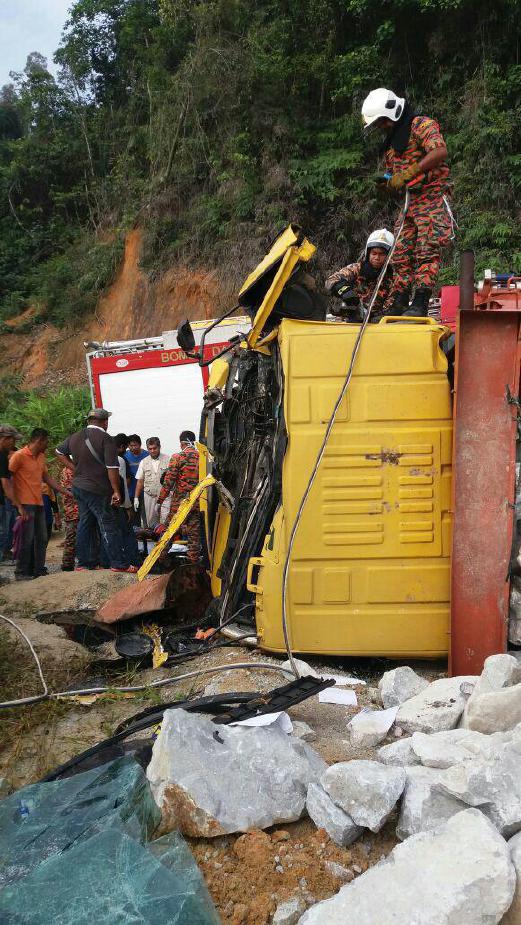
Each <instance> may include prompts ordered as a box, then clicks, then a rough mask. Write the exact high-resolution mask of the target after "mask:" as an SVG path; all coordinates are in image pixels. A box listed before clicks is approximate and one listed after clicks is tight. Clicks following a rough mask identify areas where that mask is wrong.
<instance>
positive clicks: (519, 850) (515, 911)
mask: <svg viewBox="0 0 521 925" xmlns="http://www.w3.org/2000/svg"><path fill="white" fill-rule="evenodd" d="M507 845H508V849H509V851H510V860H511V861H512V864H513V865H514V870H515V872H516V889H515V893H514V899H513V900H512V905H511V906H510V909H509V910H508V912H507V913H506V915H505V916H504V917H503V918H502V919H501V925H521V832H518V834H517V835H514V836H513V837H512V838H511V839H510V840H509V841H508V842H507Z"/></svg>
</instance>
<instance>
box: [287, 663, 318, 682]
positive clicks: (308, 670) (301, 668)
mask: <svg viewBox="0 0 521 925" xmlns="http://www.w3.org/2000/svg"><path fill="white" fill-rule="evenodd" d="M293 661H294V663H295V667H296V669H297V671H298V673H299V675H300V676H301V678H306V677H309V676H311V677H312V678H321V677H322V675H321V674H319V673H318V671H315V669H314V668H312V667H311V665H308V663H307V662H305V661H304V660H303V659H301V658H294V659H293ZM280 667H281V668H282V671H283V673H284V677H285V678H287V679H288V681H294V680H295V675H294V674H293V669H292V667H291V662H290V660H289V659H286V661H285V662H282V664H281V666H280Z"/></svg>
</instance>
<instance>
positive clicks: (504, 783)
mask: <svg viewBox="0 0 521 925" xmlns="http://www.w3.org/2000/svg"><path fill="white" fill-rule="evenodd" d="M520 767H521V740H519V739H513V740H512V741H511V742H506V743H505V744H504V745H500V746H499V747H498V748H497V749H496V750H495V751H494V752H493V754H492V755H491V757H489V758H474V759H473V760H472V761H463V762H462V763H461V764H457V765H454V767H452V768H448V769H447V770H446V771H442V773H441V777H440V781H439V784H437V787H438V789H440V790H441V791H442V792H443V793H447V794H449V795H451V796H453V797H456V799H458V800H462V801H463V802H464V803H467V804H468V805H469V806H475V807H478V808H480V809H481V810H482V812H483V813H484V814H485V815H486V816H488V818H489V819H490V820H491V822H492V823H493V824H494V825H495V826H496V828H497V829H498V830H499V831H500V832H501V834H502V835H503V836H504V837H505V838H508V837H510V836H511V835H515V833H516V832H518V831H519V830H521V774H520V772H519V769H520Z"/></svg>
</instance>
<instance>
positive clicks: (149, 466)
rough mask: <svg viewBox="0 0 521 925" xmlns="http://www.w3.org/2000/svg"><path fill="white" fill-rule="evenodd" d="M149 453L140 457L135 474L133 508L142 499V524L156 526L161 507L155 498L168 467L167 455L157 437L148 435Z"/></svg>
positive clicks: (138, 507)
mask: <svg viewBox="0 0 521 925" xmlns="http://www.w3.org/2000/svg"><path fill="white" fill-rule="evenodd" d="M147 450H148V452H149V455H148V456H146V457H145V459H142V460H141V462H140V464H139V469H138V470H137V475H136V493H135V495H134V510H135V511H136V513H137V512H138V511H139V509H140V504H141V501H140V499H141V498H142V499H143V508H144V511H143V513H144V517H143V521H144V524H143V525H144V526H145V527H152V528H154V527H157V525H158V523H159V522H160V520H161V508H158V507H157V499H158V497H159V492H160V491H161V476H162V475H163V473H164V472H166V470H167V468H168V456H167V454H166V453H162V452H161V443H160V442H159V437H149V438H148V440H147Z"/></svg>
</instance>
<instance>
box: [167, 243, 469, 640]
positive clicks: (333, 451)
mask: <svg viewBox="0 0 521 925" xmlns="http://www.w3.org/2000/svg"><path fill="white" fill-rule="evenodd" d="M314 251H315V248H314V247H313V245H312V244H311V243H310V242H309V241H308V240H306V238H305V237H304V236H303V234H302V232H301V230H300V229H299V228H298V227H295V226H289V227H288V228H287V229H286V231H285V232H284V233H283V234H282V235H280V236H279V237H278V238H277V240H276V241H275V243H274V244H273V246H272V247H271V249H270V251H269V253H268V254H267V255H266V257H265V258H264V260H263V261H262V262H261V263H260V264H259V265H258V266H257V267H256V269H255V270H254V271H253V273H251V274H250V276H249V277H248V279H247V280H246V282H245V283H244V285H243V287H242V289H241V291H240V293H239V305H240V306H241V308H242V309H243V311H246V312H247V313H248V315H249V316H250V318H251V321H252V326H251V330H250V332H249V334H247V335H246V340H241V341H240V342H239V341H238V342H237V343H236V344H235V346H233V348H232V349H231V350H230V351H228V352H227V353H226V354H225V355H224V356H222V357H221V358H220V359H218V360H216V361H215V362H214V363H213V364H212V366H211V370H210V380H209V387H208V390H207V393H206V396H205V407H204V411H203V415H202V421H201V433H200V450H201V473H200V474H201V483H202V484H201V485H200V486H199V489H198V492H196V493H195V494H196V495H198V500H196V503H199V504H200V508H201V514H202V518H203V521H204V534H205V543H206V553H207V557H208V567H209V572H210V577H211V587H212V593H213V595H214V600H213V601H212V604H211V605H210V606H211V608H212V610H213V612H214V615H215V616H216V618H217V622H218V623H219V624H220V625H222V626H224V625H226V626H230V625H235V626H236V629H237V627H238V628H239V631H240V632H241V633H246V632H251V633H252V634H255V635H256V637H257V641H258V644H259V646H260V647H261V648H262V649H264V650H267V651H273V652H282V651H284V650H285V640H284V634H283V621H282V599H283V593H284V589H283V572H284V566H285V564H287V565H288V582H287V595H286V621H287V624H286V628H287V635H288V638H289V642H290V645H291V648H292V650H293V651H294V652H300V653H315V654H328V655H372V656H375V655H377V656H387V657H396V658H404V657H423V658H431V657H438V656H443V655H446V653H447V650H448V638H449V636H448V633H449V566H450V560H449V556H450V532H451V512H450V507H451V440H452V407H451V389H450V384H449V379H448V376H447V371H448V361H447V357H446V353H445V351H444V349H443V348H444V346H445V344H446V341H447V338H448V335H449V333H450V332H449V331H448V330H447V329H446V328H444V327H443V326H442V325H440V324H438V323H436V322H434V321H432V319H429V318H426V319H408V320H407V321H405V320H404V319H391V318H384V319H383V320H382V321H380V322H379V323H376V324H369V325H368V326H367V328H366V329H365V331H364V336H363V339H362V341H361V342H360V349H359V352H358V355H357V357H356V361H355V363H354V367H353V374H352V378H351V381H350V383H349V388H348V389H347V392H346V394H345V397H344V399H343V401H342V402H341V404H340V406H339V409H338V413H337V415H336V418H335V423H334V426H333V428H332V430H331V435H330V438H329V440H328V442H327V445H326V448H325V452H324V455H323V458H322V461H321V463H320V465H319V466H318V469H317V471H316V475H315V479H314V482H313V485H312V488H311V490H310V492H309V497H308V498H307V501H306V503H305V505H304V508H303V510H302V516H301V519H300V521H299V524H298V529H297V531H296V533H295V541H294V545H293V548H292V550H291V556H289V555H288V544H289V538H290V536H291V532H292V528H293V525H294V524H295V519H296V517H297V513H298V511H299V507H300V506H301V502H302V498H303V496H304V493H305V491H306V486H307V485H308V483H309V480H310V476H311V474H312V472H313V471H314V467H315V465H316V460H317V454H318V452H319V449H320V446H321V443H322V441H323V438H324V433H325V430H326V427H327V424H328V422H329V419H330V417H331V414H332V410H333V407H334V405H335V403H336V401H337V399H338V396H339V393H340V392H341V389H342V386H343V383H344V380H345V377H346V371H347V369H348V366H349V363H350V359H351V357H352V354H353V349H354V346H355V342H356V339H357V336H358V334H359V331H360V325H359V324H350V323H344V322H339V321H337V320H335V319H333V318H331V319H328V318H327V317H326V311H325V307H324V303H323V301H322V299H321V297H320V295H319V294H318V293H317V292H316V291H315V290H314V289H313V286H312V284H311V282H310V278H309V277H308V275H307V273H306V264H307V263H308V261H309V260H310V259H311V258H312V256H313V254H314ZM397 322H399V323H397ZM186 335H187V332H186V329H185V330H184V331H182V332H181V334H180V345H181V346H183V348H185V347H187V349H189V348H190V343H189V332H188V342H187V340H186ZM194 500H195V495H194ZM187 507H188V504H187ZM176 529H177V528H176ZM288 559H289V563H288Z"/></svg>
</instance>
